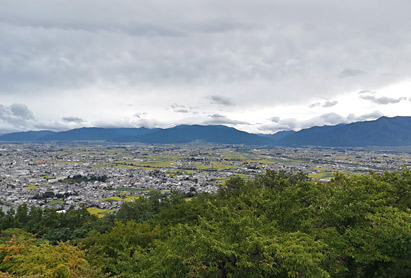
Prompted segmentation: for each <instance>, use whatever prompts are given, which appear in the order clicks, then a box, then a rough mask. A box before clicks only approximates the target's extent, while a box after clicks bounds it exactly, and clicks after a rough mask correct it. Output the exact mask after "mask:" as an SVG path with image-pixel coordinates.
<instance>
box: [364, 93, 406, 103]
mask: <svg viewBox="0 0 411 278" xmlns="http://www.w3.org/2000/svg"><path fill="white" fill-rule="evenodd" d="M360 98H362V99H364V100H369V101H371V102H374V103H376V104H380V105H387V104H394V103H399V102H400V101H403V100H406V99H407V98H406V97H400V98H390V97H375V96H371V95H370V96H360Z"/></svg>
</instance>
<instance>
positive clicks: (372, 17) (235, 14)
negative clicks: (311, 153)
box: [0, 0, 411, 128]
mask: <svg viewBox="0 0 411 278" xmlns="http://www.w3.org/2000/svg"><path fill="white" fill-rule="evenodd" d="M23 6H24V7H25V8H24V9H22V8H21V7H23ZM39 7H41V8H39ZM370 7H372V8H370ZM181 10H184V11H185V16H181ZM227 10H229V11H230V13H227ZM409 10H411V2H410V1H405V0H398V1H395V4H393V3H392V2H388V1H387V2H384V3H378V5H376V4H375V1H372V0H364V1H354V0H347V1H338V2H336V3H333V4H332V5H331V4H329V3H328V2H327V1H314V0H296V1H272V0H255V1H249V0H236V1H234V0H227V1H219V0H198V1H195V2H194V1H181V2H178V3H176V1H162V0H150V1H148V0H141V1H129V0H119V1H116V5H113V2H112V1H111V0H89V1H82V2H81V3H80V2H77V1H70V0H61V1H59V2H58V5H56V3H55V1H52V0H38V1H31V0H20V1H12V0H6V1H4V3H2V6H1V9H0V34H1V47H0V97H1V99H6V100H7V101H8V103H13V102H15V103H27V104H28V105H29V106H30V107H31V108H32V109H36V110H33V112H34V113H35V115H36V118H37V119H38V118H39V117H41V116H42V117H43V118H42V119H40V120H42V121H44V122H50V121H53V120H52V119H61V118H62V117H64V116H65V115H70V113H71V112H70V111H67V110H64V109H61V110H62V111H59V109H57V108H55V107H61V106H63V105H62V102H63V99H64V101H65V100H67V99H68V98H70V100H72V101H70V104H71V105H73V107H74V105H76V104H77V105H76V106H75V107H76V109H77V110H76V114H77V115H81V117H82V118H83V119H84V120H85V121H87V122H93V121H97V120H98V119H100V116H101V115H105V117H107V118H110V116H107V114H108V113H112V115H113V116H112V117H119V118H121V117H125V116H124V115H125V114H126V113H125V112H124V111H123V110H124V106H121V108H118V107H116V102H117V101H118V99H130V98H132V97H133V98H134V99H135V102H133V103H134V104H135V105H134V106H133V107H134V111H139V109H144V110H145V111H154V110H155V111H159V110H160V109H158V107H167V106H168V104H170V103H173V102H177V103H184V104H185V105H187V107H186V108H179V109H176V110H178V111H176V112H177V113H185V112H186V111H185V110H190V109H189V106H195V107H197V106H198V107H199V109H196V112H198V113H200V114H201V113H205V112H207V113H208V114H210V113H211V114H212V113H217V112H219V111H220V110H219V109H223V108H226V107H227V108H228V107H229V108H230V109H233V111H234V110H236V109H237V110H238V111H244V112H247V113H249V114H252V113H251V112H253V111H258V112H259V111H260V110H263V109H271V108H273V107H275V106H277V107H279V106H287V105H306V103H308V102H309V101H310V100H312V99H331V100H332V99H336V96H339V95H341V94H344V93H347V92H355V91H357V90H358V88H367V89H369V90H377V91H379V90H380V89H381V88H383V87H386V86H388V85H392V84H395V83H398V82H400V81H405V80H407V79H409V73H410V72H411V47H410V43H409V42H410V41H411V32H410V26H411V17H410V16H409V13H408V11H409ZM99 11H104V12H99ZM382 19H383V20H382ZM342 22H343V24H342ZM85 46H86V47H85ZM80 49H81V51H79V50H80ZM350 77H352V78H350ZM216 92H218V93H219V95H213V94H216ZM220 94H221V96H220ZM210 95H213V96H211V98H210ZM3 97H4V98H3ZM97 99H98V101H99V105H95V102H96V100H97ZM160 102H161V103H160ZM210 102H211V104H212V105H211V106H212V108H213V109H214V110H213V111H210ZM233 103H234V104H235V105H233ZM32 104H33V105H32ZM50 107H54V109H51V110H54V111H53V112H48V113H46V112H43V111H46V110H47V108H50ZM66 107H67V105H66ZM329 107H331V106H329ZM63 110H64V111H63ZM140 111H141V110H140ZM123 112H124V113H123ZM128 112H129V113H130V114H132V113H133V112H130V111H128ZM354 112H356V111H354ZM221 113H222V112H221ZM165 114H167V113H165ZM193 114H194V113H193ZM120 115H121V116H120ZM167 115H168V114H167ZM167 115H166V116H164V115H163V119H164V118H165V117H167ZM26 116H29V115H26ZM13 117H14V116H13ZM175 117H176V119H177V120H178V119H179V118H180V117H181V114H176V115H175ZM134 118H136V117H134ZM137 118H138V117H137ZM159 119H160V116H159ZM176 119H172V118H170V119H167V120H170V121H173V120H176ZM254 120H257V119H250V121H254ZM2 124H3V125H4V126H5V125H6V123H4V121H3V122H2ZM7 125H9V123H8V124H7ZM0 128H1V127H0Z"/></svg>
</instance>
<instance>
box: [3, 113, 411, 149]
mask: <svg viewBox="0 0 411 278" xmlns="http://www.w3.org/2000/svg"><path fill="white" fill-rule="evenodd" d="M97 140H98V141H110V142H139V143H145V144H184V143H190V142H203V143H217V144H244V145H259V146H263V145H266V146H296V147H297V146H327V147H365V146H411V117H393V118H388V117H381V118H379V119H377V120H375V121H364V122H355V123H350V124H339V125H335V126H316V127H311V128H308V129H303V130H300V131H298V132H295V131H281V132H277V133H275V134H252V133H247V132H244V131H240V130H237V129H235V128H232V127H227V126H223V125H208V126H202V125H179V126H175V127H172V128H166V129H159V128H156V129H149V128H144V127H141V128H98V127H90V128H78V129H72V130H68V131H61V132H53V131H49V130H42V131H26V132H15V133H9V134H3V135H1V136H0V141H3V142H54V141H56V142H72V141H97Z"/></svg>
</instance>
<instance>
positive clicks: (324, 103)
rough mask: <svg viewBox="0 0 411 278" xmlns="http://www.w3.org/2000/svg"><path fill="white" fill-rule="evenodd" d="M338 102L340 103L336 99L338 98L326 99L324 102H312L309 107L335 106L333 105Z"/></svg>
mask: <svg viewBox="0 0 411 278" xmlns="http://www.w3.org/2000/svg"><path fill="white" fill-rule="evenodd" d="M337 104H338V101H336V100H334V101H331V100H326V101H324V102H315V103H312V104H310V105H309V106H308V107H310V108H314V107H318V106H321V107H324V108H328V107H333V106H335V105H337Z"/></svg>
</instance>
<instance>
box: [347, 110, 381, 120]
mask: <svg viewBox="0 0 411 278" xmlns="http://www.w3.org/2000/svg"><path fill="white" fill-rule="evenodd" d="M382 116H384V115H383V114H382V113H381V112H380V111H378V110H376V111H374V112H371V113H368V114H364V115H360V116H356V115H355V114H349V115H348V116H347V120H348V121H349V122H357V121H368V120H376V119H378V118H380V117H382Z"/></svg>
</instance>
